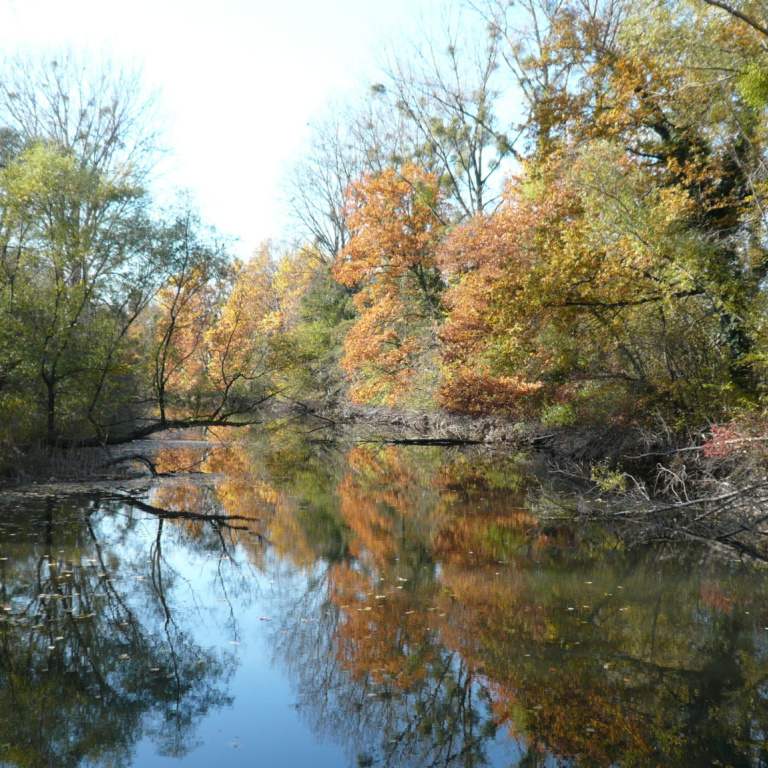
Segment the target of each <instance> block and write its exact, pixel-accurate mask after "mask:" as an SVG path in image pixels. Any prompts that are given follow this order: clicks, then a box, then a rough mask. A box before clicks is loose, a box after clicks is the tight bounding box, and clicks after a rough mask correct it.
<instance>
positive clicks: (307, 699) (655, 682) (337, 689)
mask: <svg viewBox="0 0 768 768" xmlns="http://www.w3.org/2000/svg"><path fill="white" fill-rule="evenodd" d="M261 450H262V451H263V450H264V446H263V445H262V446H261ZM279 450H280V453H281V456H283V458H285V454H286V448H285V445H284V444H281V446H280V449H279ZM266 456H267V458H266V459H265V465H266V466H267V467H268V466H269V458H268V456H269V451H268V450H267V451H266ZM329 465H330V462H329V461H325V462H324V470H323V473H322V474H320V475H318V476H317V477H315V478H314V482H312V481H310V480H309V479H308V478H307V472H306V465H304V466H305V470H304V477H303V479H302V478H300V477H299V479H297V476H296V475H293V476H292V477H293V479H292V480H289V481H285V480H279V479H278V480H276V481H275V482H274V487H275V489H276V491H278V493H277V496H278V501H277V504H276V509H277V510H278V514H277V515H276V517H275V519H274V520H273V522H272V524H271V528H270V530H271V531H272V530H275V529H283V530H284V529H289V530H291V531H293V532H295V534H296V536H295V539H296V540H300V541H301V543H300V545H299V548H300V550H301V551H302V552H303V553H304V554H303V555H302V557H301V561H302V562H309V561H310V560H311V558H309V557H308V556H307V554H306V553H307V552H308V551H310V550H311V549H312V542H313V540H314V535H315V528H314V526H313V516H312V514H311V513H312V510H313V508H314V506H315V505H317V504H318V503H319V504H322V505H323V509H322V514H321V515H320V517H321V518H322V519H323V520H324V521H325V522H324V526H323V527H324V530H323V532H322V535H321V537H320V540H321V541H322V542H323V543H320V542H319V543H318V546H317V548H316V553H317V557H318V558H322V559H323V560H324V562H325V565H324V567H323V571H322V577H321V576H320V575H319V573H318V575H317V578H315V579H314V580H313V581H311V585H313V587H312V588H313V589H314V594H313V595H311V596H310V595H305V596H303V598H302V600H303V604H302V605H301V608H300V609H299V610H298V611H297V613H300V614H302V615H304V616H307V615H313V616H315V617H318V620H317V621H314V622H305V623H298V622H297V621H296V620H295V617H294V618H291V617H288V618H286V619H285V623H284V625H283V626H282V628H281V629H279V630H278V631H277V632H276V634H275V639H276V641H277V642H278V645H277V651H276V654H277V657H278V659H281V660H282V663H284V664H285V665H286V667H287V668H288V669H289V670H290V673H291V675H292V676H293V677H294V679H295V680H296V681H297V685H298V687H299V691H300V701H301V704H302V707H303V710H304V716H305V718H306V719H307V721H308V722H309V723H310V724H311V726H312V727H313V728H314V729H315V730H316V731H317V732H318V733H320V734H324V735H326V736H330V737H333V738H335V739H338V740H339V741H342V742H346V743H347V744H348V751H349V753H350V759H351V761H353V760H354V759H359V761H361V762H360V764H371V765H373V764H375V765H386V766H401V765H402V766H427V765H430V766H443V765H445V766H447V765H462V766H470V765H472V766H475V765H484V764H491V765H496V764H499V765H508V764H519V765H521V766H523V765H525V766H534V765H552V764H561V763H563V764H569V765H584V766H604V765H608V764H617V765H627V766H629V765H633V766H634V765H659V764H663V765H665V766H681V767H682V766H690V765H692V764H697V765H698V764H701V765H704V764H722V765H732V766H741V765H743V766H747V765H749V766H754V765H768V750H767V749H766V743H765V738H766V737H765V734H766V733H768V630H766V627H768V602H767V601H766V598H768V589H767V588H766V583H765V579H764V578H763V576H762V574H760V573H757V574H755V573H751V574H750V573H748V572H740V569H739V567H738V566H726V565H722V564H719V565H718V564H717V563H709V564H708V565H707V566H706V568H697V567H696V562H697V560H698V559H699V557H700V554H701V553H696V552H693V553H689V554H688V555H687V554H686V553H680V556H679V557H678V558H676V559H675V558H672V559H670V558H668V557H659V556H658V554H657V553H654V552H634V551H629V550H627V549H626V548H625V547H624V546H623V545H622V544H620V543H619V542H617V540H616V539H615V538H612V537H611V536H609V535H606V533H605V532H600V531H595V530H594V529H587V528H581V529H579V528H573V527H571V526H568V525H566V524H561V523H557V522H556V521H555V522H553V521H551V520H550V521H541V520H539V519H537V518H536V517H535V516H534V515H533V514H532V513H531V512H530V511H528V510H530V509H531V508H532V506H534V505H533V503H532V502H533V499H532V496H531V494H534V493H535V492H536V491H535V486H534V485H532V484H531V483H530V479H529V478H527V477H526V474H525V472H524V471H521V468H520V465H519V464H517V463H516V462H515V461H514V460H504V459H502V458H500V457H499V456H488V455H486V456H483V455H474V456H472V455H468V454H467V453H464V452H459V451H445V450H439V451H436V450H429V449H424V448H419V449H406V448H392V447H389V448H381V447H357V448H353V449H352V450H351V451H350V452H349V453H348V454H347V455H346V457H345V462H344V464H343V465H342V466H339V465H338V464H337V468H338V474H336V475H332V473H329V472H328V466H329ZM281 467H282V468H281V475H289V476H290V475H291V473H290V471H289V472H286V471H285V464H284V463H281ZM265 471H266V475H267V476H268V475H269V471H268V469H267V470H265ZM310 483H311V490H310ZM319 488H322V489H324V495H323V494H321V493H319V491H318V489H319ZM319 499H322V500H321V501H318V500H319ZM328 499H335V500H336V502H335V506H334V507H333V510H334V511H333V514H331V513H329V508H330V507H331V505H330V504H329V501H328ZM297 516H298V517H297ZM330 517H333V519H334V520H335V525H336V528H337V531H338V533H337V535H336V537H335V538H336V540H339V541H342V540H343V541H345V542H347V543H346V548H345V551H344V553H343V554H340V553H338V552H336V554H335V556H332V557H329V556H328V554H327V546H326V545H325V543H324V542H325V541H327V540H328V538H329V537H328V530H327V529H328V527H329V523H328V520H329V518H330ZM275 538H276V540H278V541H287V537H283V538H280V537H279V536H277V537H275ZM283 554H284V555H285V556H286V557H291V550H290V548H289V547H288V546H286V545H284V552H283ZM314 567H315V569H317V566H314ZM316 573H317V571H316ZM284 633H285V634H284ZM505 739H506V740H507V744H506V747H507V754H506V756H505V757H501V755H500V751H501V752H503V751H504V750H503V748H502V746H501V742H503V741H504V740H505ZM510 753H511V756H510ZM553 761H554V763H553ZM718 761H719V763H718Z"/></svg>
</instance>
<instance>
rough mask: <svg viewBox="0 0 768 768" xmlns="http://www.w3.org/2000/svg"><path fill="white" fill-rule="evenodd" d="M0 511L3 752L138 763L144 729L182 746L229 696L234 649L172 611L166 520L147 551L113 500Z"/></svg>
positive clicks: (40, 761)
mask: <svg viewBox="0 0 768 768" xmlns="http://www.w3.org/2000/svg"><path fill="white" fill-rule="evenodd" d="M2 511H3V517H2V520H3V523H2V534H3V540H2V559H1V560H0V599H1V600H2V611H3V613H2V614H1V615H0V663H1V664H2V696H0V702H2V703H0V744H1V745H2V746H1V747H0V749H1V750H2V751H0V758H2V760H3V762H4V763H6V764H11V765H21V766H64V767H66V766H78V765H82V764H89V765H91V764H94V765H98V764H101V763H104V764H109V765H113V766H120V765H127V764H129V763H130V759H131V756H132V753H133V747H134V744H135V742H136V741H137V739H138V738H140V737H142V736H143V737H147V736H148V737H150V738H151V739H152V740H153V741H154V742H155V744H156V746H157V749H158V751H159V752H160V753H161V754H166V755H173V756H183V755H184V754H185V753H186V752H187V751H188V750H189V749H190V747H191V746H193V745H194V734H195V727H196V724H197V723H198V722H199V721H200V720H201V719H202V718H203V717H205V715H206V713H207V712H208V711H209V710H210V709H211V708H214V707H220V706H222V705H225V704H228V703H230V699H229V697H228V695H227V693H226V683H227V679H228V677H229V675H230V674H231V672H232V664H233V661H232V658H231V657H228V655H227V654H222V653H219V652H217V651H215V650H213V649H209V648H203V647H201V646H200V645H198V644H196V643H195V642H194V641H193V640H192V639H191V637H190V636H189V633H188V631H187V630H186V629H185V628H184V626H183V625H180V624H179V623H177V621H176V620H175V618H174V615H173V613H172V610H171V602H170V600H169V590H172V583H169V582H171V580H172V574H169V573H166V571H165V566H164V559H163V555H162V541H163V529H164V525H165V524H166V523H165V521H164V520H163V519H162V518H161V519H158V520H157V521H155V523H154V526H155V532H154V534H152V532H151V531H148V530H146V529H145V530H144V531H143V533H142V538H143V539H144V540H146V541H149V542H151V543H150V548H149V559H148V560H146V559H144V558H143V557H142V555H146V551H141V550H138V551H136V550H134V549H133V546H132V545H133V544H134V543H135V539H136V537H135V535H134V534H135V529H136V526H137V525H138V521H137V519H136V517H135V516H134V515H133V514H132V510H130V509H128V508H125V507H124V506H123V505H120V504H118V503H116V502H110V501H100V500H97V499H90V500H80V501H78V500H77V499H74V500H71V501H66V502H65V501H56V500H54V499H48V500H46V501H44V502H41V503H40V504H39V505H37V506H34V507H31V508H30V507H29V506H28V507H27V508H25V509H23V510H19V509H18V508H15V509H14V507H9V508H4V509H3V510H2ZM104 536H107V537H108V538H109V541H108V542H106V541H103V540H102V538H103V537H104ZM150 537H151V538H150Z"/></svg>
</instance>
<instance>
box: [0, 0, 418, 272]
mask: <svg viewBox="0 0 768 768" xmlns="http://www.w3.org/2000/svg"><path fill="white" fill-rule="evenodd" d="M428 1H429V0H322V1H320V0H132V2H131V3H122V2H120V3H118V2H116V0H66V2H62V0H0V54H2V55H7V54H9V53H12V52H14V51H16V50H18V49H19V48H21V49H23V50H33V51H34V50H38V49H40V50H45V49H47V48H60V47H63V46H68V47H71V48H73V49H75V50H83V49H85V50H87V51H91V52H93V53H95V54H99V55H103V54H107V55H108V56H110V57H111V58H113V59H115V60H117V61H120V62H128V63H130V64H135V65H138V66H140V67H141V68H142V70H143V73H144V80H145V82H146V83H147V85H148V86H150V87H154V88H157V89H158V90H159V91H160V99H161V103H162V105H163V108H164V112H165V114H166V116H167V122H168V130H167V131H166V133H165V144H166V145H167V146H168V147H169V148H170V152H169V155H168V157H167V158H166V159H165V160H164V161H163V163H162V164H161V166H160V169H161V171H162V175H161V178H160V184H161V185H163V187H164V188H165V189H168V188H176V187H178V188H182V189H188V190H190V191H191V192H192V194H193V196H194V199H195V200H196V201H197V204H198V205H199V207H200V209H201V211H202V214H203V217H204V219H205V220H206V221H207V222H208V223H209V224H212V225H214V226H215V227H216V228H217V229H218V230H219V231H221V232H222V233H226V234H229V235H232V236H235V237H237V238H239V243H238V245H237V246H236V247H235V250H236V252H237V254H238V255H240V256H241V257H247V256H248V255H249V254H250V253H252V251H253V250H254V248H255V247H256V246H257V245H258V244H259V243H260V242H262V241H264V240H266V239H268V238H278V237H280V236H283V235H285V234H286V229H285V228H286V226H287V222H286V219H285V205H284V202H283V200H282V194H281V180H282V179H283V178H284V174H286V173H287V171H288V169H289V168H290V165H291V163H292V162H293V161H294V160H295V159H296V158H297V157H298V156H299V154H300V152H301V148H302V142H304V141H306V140H307V139H308V123H309V122H310V121H311V120H312V119H313V118H317V117H319V116H320V114H321V113H322V110H323V107H324V105H327V104H328V103H329V102H330V101H331V100H332V99H334V98H343V96H344V94H346V93H350V92H352V91H354V90H355V89H356V88H359V87H360V86H361V85H365V84H370V83H372V82H375V78H376V75H375V62H376V60H377V52H379V51H380V50H381V49H382V47H383V46H385V45H386V44H388V43H389V42H390V41H391V40H392V39H393V38H395V37H396V36H397V35H398V34H399V33H405V32H406V30H407V28H408V26H409V25H410V26H412V25H413V24H414V21H415V19H416V17H417V14H418V13H419V12H420V11H421V10H425V9H426V7H427V3H428Z"/></svg>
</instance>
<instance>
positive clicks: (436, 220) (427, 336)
mask: <svg viewBox="0 0 768 768" xmlns="http://www.w3.org/2000/svg"><path fill="white" fill-rule="evenodd" d="M445 215H446V204H445V202H444V200H443V196H442V193H441V192H440V188H439V185H438V181H437V179H436V178H435V176H433V175H432V174H429V173H426V172H425V171H424V170H422V169H421V168H419V167H417V166H414V165H405V166H404V167H403V168H402V169H401V170H400V171H399V172H398V171H395V170H394V169H388V170H385V171H383V172H382V173H378V174H371V175H367V176H364V177H363V178H362V179H361V180H360V181H359V182H357V183H355V184H352V186H351V187H350V188H349V189H348V191H347V197H346V216H347V222H348V226H349V230H350V232H351V238H350V241H349V243H348V244H347V246H346V247H345V248H344V249H343V250H342V251H341V253H340V254H339V257H338V259H337V261H336V263H335V265H334V267H333V274H334V277H335V279H336V280H337V281H338V282H340V283H341V284H343V285H346V286H348V287H350V288H355V289H357V291H358V292H357V294H356V295H355V298H354V304H355V307H356V308H357V311H358V313H359V316H358V319H357V321H356V322H355V323H354V325H353V326H352V328H351V329H350V330H349V332H348V334H347V337H346V339H345V342H344V357H343V358H342V360H341V365H342V367H343V369H344V370H345V371H346V373H347V375H348V376H349V379H350V380H351V382H352V386H351V389H350V397H351V399H352V400H353V401H355V402H359V403H382V402H383V403H386V404H389V405H391V404H394V403H396V402H401V401H402V400H403V398H408V397H410V398H411V400H412V401H413V398H416V397H417V396H418V394H419V393H420V392H423V391H426V390H428V389H429V377H430V374H433V373H434V370H435V362H434V359H435V351H436V336H435V329H436V327H437V324H438V323H439V321H440V320H441V318H442V316H443V307H442V302H441V293H442V290H443V280H442V276H441V274H440V271H439V270H438V267H437V262H436V259H435V251H436V248H437V244H438V241H439V238H440V236H441V233H442V230H443V227H444V224H445Z"/></svg>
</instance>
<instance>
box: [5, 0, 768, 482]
mask: <svg viewBox="0 0 768 768" xmlns="http://www.w3.org/2000/svg"><path fill="white" fill-rule="evenodd" d="M767 107H768V14H766V10H765V7H764V5H763V4H762V3H761V2H760V1H759V0H733V2H720V0H651V1H650V2H642V3H641V2H631V0H516V1H515V2H507V0H474V1H473V2H470V1H469V0H468V1H467V2H465V3H464V4H463V5H461V6H459V5H456V6H455V7H451V9H450V13H449V12H446V14H445V22H444V24H443V25H442V26H441V27H440V28H435V29H431V28H430V29H426V30H420V34H419V37H418V38H414V42H413V43H408V42H403V43H402V44H401V45H400V47H398V48H397V49H393V50H391V51H387V52H385V54H384V60H383V62H382V67H381V75H380V80H379V82H376V83H374V84H372V85H371V86H370V88H369V89H368V90H367V92H366V93H365V94H364V95H362V96H359V97H357V98H354V99H350V101H349V102H348V103H344V104H337V105H331V106H329V108H328V110H327V111H326V114H325V115H324V116H322V117H320V118H318V120H317V121H316V123H315V124H314V125H313V127H312V135H311V139H310V141H309V143H308V145H307V147H306V150H305V152H304V154H303V155H302V156H301V157H300V158H298V160H297V161H296V162H295V164H294V166H293V167H292V169H291V170H290V173H289V174H288V176H287V178H286V182H285V186H286V190H285V192H286V197H287V198H288V203H289V206H290V209H291V220H292V222H293V224H292V227H291V230H290V232H288V233H286V237H285V239H284V240H281V241H280V242H279V243H278V242H267V243H263V244H261V245H260V246H259V247H258V248H257V249H256V251H255V253H254V255H253V257H252V258H251V259H250V260H248V261H246V262H241V261H239V260H238V259H235V258H233V257H232V256H231V255H230V253H229V250H228V244H227V242H226V239H224V238H222V237H220V236H219V235H217V233H216V231H215V229H213V228H212V227H210V226H209V225H208V224H207V223H206V222H204V221H202V220H201V217H200V215H199V214H198V212H197V211H196V209H195V206H194V204H193V202H191V201H190V200H189V199H188V198H186V197H184V196H183V195H181V196H179V198H178V199H177V200H176V201H175V202H172V203H168V202H167V201H160V200H158V199H157V198H156V197H154V196H153V193H152V174H153V168H154V164H155V162H156V160H157V157H158V154H159V153H160V152H161V150H162V136H161V135H160V132H159V128H158V125H159V122H158V120H157V110H158V105H157V103H156V100H155V97H154V96H153V95H152V94H151V93H148V92H147V91H146V90H145V88H144V87H143V85H142V83H141V80H140V79H139V77H138V76H137V75H136V74H135V73H134V72H133V71H132V70H129V69H126V68H121V67H118V66H116V65H115V64H114V63H110V62H107V61H102V62H98V63H97V62H95V61H93V60H90V61H87V60H85V59H84V58H82V57H80V56H78V55H76V54H74V53H62V54H60V55H58V54H57V55H56V57H53V56H38V57H33V56H30V55H27V56H18V57H16V58H13V59H7V60H6V61H4V62H3V64H2V69H0V471H3V470H5V469H7V468H8V465H9V464H11V463H12V462H13V461H14V460H15V459H14V457H15V456H17V455H19V454H20V452H24V451H28V450H30V449H31V448H32V447H37V448H43V449H45V450H52V449H54V448H56V449H61V448H67V447H70V446H78V445H79V446H88V445H91V446H96V445H110V444H115V443H119V442H125V441H128V440H131V439H135V438H139V437H144V436H147V435H150V434H152V433H154V432H158V431H161V430H164V429H168V428H172V427H178V426H213V425H225V424H248V423H251V422H253V421H254V420H257V419H258V418H259V412H260V410H261V409H263V408H264V406H265V405H266V404H268V403H271V402H274V401H282V402H289V403H302V404H303V405H305V406H307V407H311V408H312V409H318V408H326V409H327V408H331V407H333V406H334V405H338V404H339V403H343V402H352V403H357V404H361V405H387V406H393V407H396V408H408V409H416V410H422V411H433V410H441V411H444V412H448V413H455V414H463V415H468V416H498V417H503V418H506V419H509V420H511V421H512V422H519V423H523V424H526V423H536V424H543V425H545V426H547V427H549V428H552V429H556V428H586V427H591V426H594V425H610V426H611V427H612V428H615V429H617V430H621V429H626V430H629V429H632V428H634V427H641V428H643V429H648V430H655V429H661V428H662V425H663V428H664V429H667V430H669V431H670V432H671V433H674V434H678V435H681V436H687V435H689V434H690V433H691V432H692V431H696V430H698V432H699V433H700V432H701V431H702V430H705V431H706V434H707V435H708V438H707V439H708V443H707V446H708V448H707V450H708V451H709V454H710V455H712V456H717V455H723V456H724V455H729V454H730V453H732V452H734V451H740V452H744V451H755V450H758V449H757V448H756V447H755V446H759V445H761V444H762V443H761V442H760V441H761V439H762V436H763V434H764V432H765V421H766V416H765V408H766V404H765V396H766V391H765V380H766V367H767V366H768V327H766V319H765V318H766V300H767V299H768V283H767V282H766V280H767V278H768V239H767V237H766V236H767V235H768V230H767V225H768V221H767V220H766V211H765V205H766V198H767V197H768V167H767V166H766V161H767V160H768V155H767V151H768V131H767V125H766V115H767ZM686 439H687V437H686ZM4 465H5V466H4Z"/></svg>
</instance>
